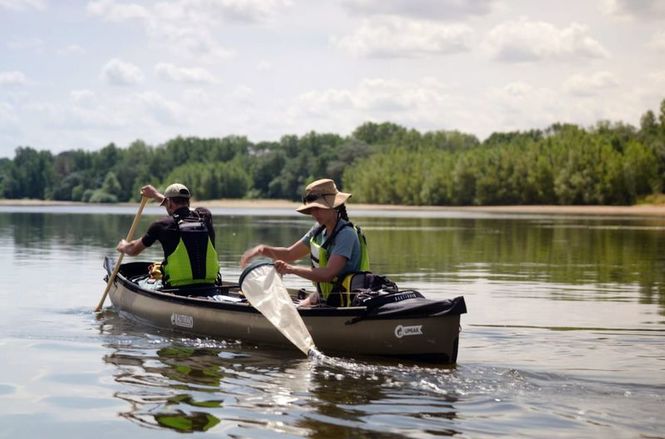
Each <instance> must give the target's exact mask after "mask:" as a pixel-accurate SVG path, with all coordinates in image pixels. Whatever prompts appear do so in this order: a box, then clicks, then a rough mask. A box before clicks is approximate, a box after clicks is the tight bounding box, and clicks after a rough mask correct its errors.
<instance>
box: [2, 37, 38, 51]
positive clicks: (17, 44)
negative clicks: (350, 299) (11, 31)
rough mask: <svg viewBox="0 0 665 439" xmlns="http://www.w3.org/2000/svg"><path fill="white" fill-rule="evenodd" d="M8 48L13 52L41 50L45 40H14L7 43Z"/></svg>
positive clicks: (32, 38) (33, 38)
mask: <svg viewBox="0 0 665 439" xmlns="http://www.w3.org/2000/svg"><path fill="white" fill-rule="evenodd" d="M6 45H7V47H8V48H10V49H12V50H37V51H38V50H41V49H42V48H43V47H44V40H42V39H41V38H35V37H31V38H12V39H11V40H9V41H8V42H7V44H6Z"/></svg>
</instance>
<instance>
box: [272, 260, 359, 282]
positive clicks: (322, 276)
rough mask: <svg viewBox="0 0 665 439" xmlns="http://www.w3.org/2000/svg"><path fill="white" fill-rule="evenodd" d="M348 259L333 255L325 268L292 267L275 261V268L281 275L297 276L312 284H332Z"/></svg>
mask: <svg viewBox="0 0 665 439" xmlns="http://www.w3.org/2000/svg"><path fill="white" fill-rule="evenodd" d="M346 261H347V259H346V258H345V257H344V256H341V255H332V256H331V257H330V260H329V261H328V263H327V264H326V266H325V267H322V268H317V267H303V266H301V265H291V264H288V263H286V262H285V261H283V260H277V261H275V268H276V269H277V272H278V273H280V274H295V275H297V276H300V277H304V278H305V279H309V280H311V281H312V282H331V281H332V280H333V279H335V278H336V277H337V275H339V273H340V272H341V271H342V269H343V268H344V265H346Z"/></svg>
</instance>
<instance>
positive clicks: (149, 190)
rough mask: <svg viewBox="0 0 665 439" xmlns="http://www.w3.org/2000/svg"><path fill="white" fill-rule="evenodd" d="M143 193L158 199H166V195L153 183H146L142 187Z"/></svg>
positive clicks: (145, 195)
mask: <svg viewBox="0 0 665 439" xmlns="http://www.w3.org/2000/svg"><path fill="white" fill-rule="evenodd" d="M141 195H143V196H144V197H146V198H152V199H153V200H157V201H162V199H164V196H163V195H162V194H160V193H159V191H158V190H157V189H155V187H154V186H153V185H151V184H148V185H145V186H143V187H142V188H141Z"/></svg>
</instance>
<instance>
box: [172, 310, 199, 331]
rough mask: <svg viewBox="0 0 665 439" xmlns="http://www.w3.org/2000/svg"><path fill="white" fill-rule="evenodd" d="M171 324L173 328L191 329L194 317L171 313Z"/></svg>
mask: <svg viewBox="0 0 665 439" xmlns="http://www.w3.org/2000/svg"><path fill="white" fill-rule="evenodd" d="M171 324H172V325H173V326H181V327H183V328H193V327H194V317H192V316H186V315H184V314H176V313H173V314H171Z"/></svg>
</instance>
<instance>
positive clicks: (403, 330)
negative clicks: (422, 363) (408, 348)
mask: <svg viewBox="0 0 665 439" xmlns="http://www.w3.org/2000/svg"><path fill="white" fill-rule="evenodd" d="M408 335H423V325H413V326H402V325H397V326H395V337H397V338H402V337H406V336H408Z"/></svg>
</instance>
